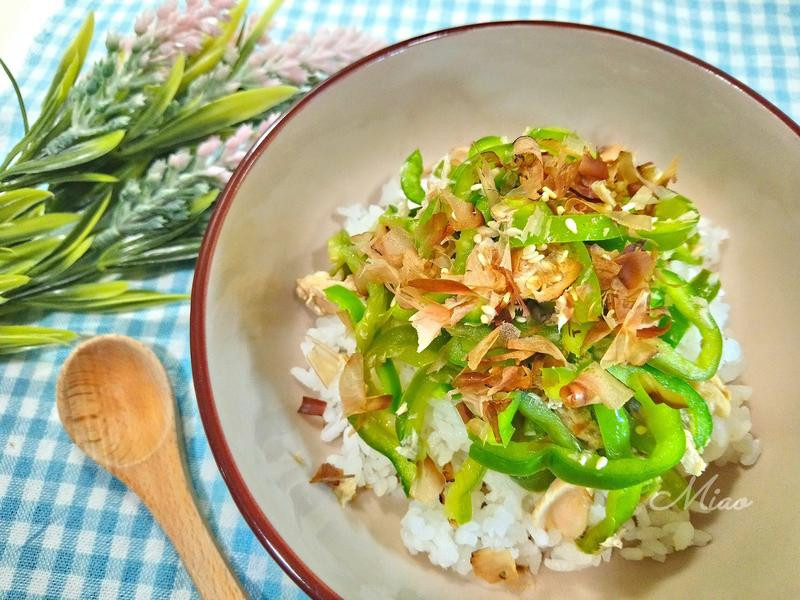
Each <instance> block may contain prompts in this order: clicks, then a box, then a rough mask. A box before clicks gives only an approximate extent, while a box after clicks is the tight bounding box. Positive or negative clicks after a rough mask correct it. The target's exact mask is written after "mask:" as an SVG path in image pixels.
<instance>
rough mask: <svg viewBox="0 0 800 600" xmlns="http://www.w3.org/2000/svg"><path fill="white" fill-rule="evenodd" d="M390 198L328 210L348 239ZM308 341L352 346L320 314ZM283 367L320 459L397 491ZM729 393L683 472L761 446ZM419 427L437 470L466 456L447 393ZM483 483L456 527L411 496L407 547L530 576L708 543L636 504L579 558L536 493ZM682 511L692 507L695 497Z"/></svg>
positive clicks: (713, 307) (688, 526) (678, 518)
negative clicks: (494, 554)
mask: <svg viewBox="0 0 800 600" xmlns="http://www.w3.org/2000/svg"><path fill="white" fill-rule="evenodd" d="M390 204H393V205H395V206H397V207H398V209H399V210H400V212H401V213H403V212H405V211H407V210H408V207H407V205H406V201H405V198H404V196H403V194H402V192H401V190H400V186H399V182H398V180H397V179H396V178H395V179H392V180H391V181H390V182H389V183H387V184H386V186H385V187H384V189H383V193H382V195H381V198H380V200H379V201H378V203H376V204H374V205H369V206H361V205H355V206H349V207H344V208H340V209H338V213H339V215H341V216H342V217H343V218H344V228H345V229H346V230H347V231H348V233H350V234H351V235H355V234H358V233H362V232H364V231H367V230H369V229H371V228H372V226H373V225H374V223H375V222H376V220H377V219H378V217H379V216H380V215H381V214H383V212H384V210H385V208H386V207H387V206H389V205H390ZM699 230H700V233H701V236H702V240H703V242H704V246H703V249H702V250H703V252H702V254H703V260H704V263H703V266H706V267H710V268H712V269H713V268H716V267H717V266H718V263H719V261H720V254H721V246H722V243H723V242H724V241H725V240H726V239H727V237H728V236H727V232H725V231H724V230H723V229H720V228H718V227H715V226H714V225H712V224H711V223H710V222H709V221H708V220H707V219H701V220H700V224H699ZM671 266H672V268H673V269H674V270H675V271H677V272H678V274H679V275H681V276H683V277H687V278H690V277H692V276H694V275H695V274H696V273H697V272H698V271H699V269H700V268H701V267H692V266H689V265H686V264H685V263H679V262H673V263H672V265H671ZM709 308H710V311H711V313H712V315H713V316H714V318H715V319H716V320H717V322H718V324H719V325H720V328H722V329H723V330H725V341H724V352H723V357H722V363H721V365H720V368H719V372H718V373H719V376H720V378H721V379H722V380H723V381H724V382H725V383H730V382H732V381H735V380H736V379H737V378H738V377H739V376H740V375H741V373H742V371H743V369H744V362H743V358H742V352H741V348H740V346H739V344H738V342H736V340H735V339H734V338H733V337H731V334H730V332H729V331H727V329H726V328H727V324H728V316H729V312H730V307H729V305H728V304H727V303H726V302H725V292H724V290H721V291H720V293H719V295H718V296H717V298H715V300H714V301H713V302H711V304H710V307H709ZM312 339H313V340H317V341H320V342H323V343H325V344H327V345H328V346H330V347H331V348H333V349H335V350H337V351H339V352H341V353H343V354H345V355H346V354H350V353H352V352H354V351H355V342H354V340H353V337H352V335H351V334H350V332H349V331H348V330H347V329H346V328H345V326H344V325H343V324H342V322H341V321H340V320H339V318H338V317H336V316H323V317H320V318H318V319H317V321H316V323H315V325H314V327H312V328H311V329H309V330H308V332H307V337H306V339H305V340H304V341H303V342H302V343H301V350H302V351H303V354H304V355H306V356H307V355H308V353H309V351H310V349H311V347H312V345H313V342H312V341H311V340H312ZM699 342H700V339H699V335H698V334H697V332H696V330H693V329H692V330H690V331H689V332H687V335H686V336H685V338H684V340H683V341H682V343H681V345H680V350H681V351H682V352H685V353H687V354H689V355H693V354H696V353H697V352H698V351H699ZM291 373H292V375H293V376H294V377H295V378H296V379H297V380H298V381H299V382H300V383H301V384H303V385H304V386H306V387H307V388H309V389H310V390H311V391H312V392H313V393H314V394H315V395H316V396H317V397H319V398H320V399H322V400H324V401H326V402H327V408H326V410H325V414H324V415H323V419H324V423H325V425H324V427H323V429H322V432H321V434H320V437H321V438H322V440H323V441H325V442H331V441H333V440H336V439H341V446H340V449H339V451H338V452H336V453H334V454H332V455H331V456H329V457H328V458H327V461H328V462H329V463H331V464H333V465H334V466H337V467H339V468H341V469H342V470H343V471H344V473H345V474H346V475H352V476H354V477H355V480H356V483H357V485H358V487H364V488H369V489H371V490H372V491H373V492H374V493H375V494H376V495H378V496H382V495H384V494H389V493H397V494H402V491H401V490H400V486H399V483H398V480H397V477H396V475H395V474H394V468H393V466H392V465H391V463H390V462H389V460H388V459H387V458H386V457H384V456H383V455H381V454H380V453H378V452H376V451H375V450H373V449H372V448H370V447H369V446H367V445H366V444H365V443H364V442H363V441H361V439H360V438H359V436H358V435H357V434H356V433H355V431H354V430H353V428H352V427H351V426H350V425H349V423H348V422H347V420H346V419H345V418H344V417H343V415H342V410H341V403H340V398H339V394H338V381H334V382H333V383H332V384H331V386H330V387H326V386H324V385H323V384H322V382H321V381H320V379H319V378H318V377H317V375H316V374H315V373H314V371H313V370H312V369H311V368H301V367H294V368H293V369H292V370H291ZM729 390H730V393H731V398H730V412H729V414H727V416H721V415H718V414H714V416H713V419H714V429H713V434H712V438H711V441H710V443H709V444H708V446H707V447H706V448H705V450H704V451H703V453H702V455H697V453H696V451H694V445H693V444H691V443H688V444H687V456H686V457H684V461H683V464H684V468H685V470H686V471H689V472H692V471H697V472H699V471H701V470H702V469H703V468H704V467H705V465H706V463H715V464H717V465H724V464H727V463H737V462H738V463H740V464H742V465H752V464H753V463H754V462H755V461H756V460H757V458H758V455H759V454H760V449H761V446H760V442H759V440H756V439H754V437H753V435H752V433H751V431H750V428H751V421H750V410H749V408H748V407H747V405H746V403H747V402H748V400H749V398H750V395H751V390H750V388H748V387H747V386H743V385H731V386H729ZM425 423H426V431H425V438H426V439H427V441H428V445H429V448H428V451H429V455H430V456H431V458H432V459H433V460H434V462H436V464H437V465H438V466H440V467H441V466H443V465H444V464H446V463H447V462H451V461H452V462H453V463H454V465H455V466H456V467H457V466H458V465H459V464H460V463H461V461H463V460H464V458H465V456H466V453H467V450H468V448H469V438H468V437H467V434H466V431H465V428H464V426H463V423H462V421H461V418H460V416H459V415H458V412H457V411H456V409H455V408H454V407H453V406H452V404H451V403H450V402H449V401H448V400H447V399H443V400H438V401H434V402H432V403H431V406H430V408H429V410H428V413H427V417H426V421H425ZM692 451H694V454H695V455H696V456H695V455H692ZM484 484H485V485H484V486H483V487H482V489H480V490H477V491H475V492H474V495H473V507H474V510H473V517H472V520H471V521H470V522H468V523H466V524H464V525H461V526H460V527H457V528H454V527H452V526H451V525H450V523H449V522H448V520H447V517H446V516H445V513H444V509H443V507H442V505H441V504H439V503H435V504H432V505H426V504H423V503H421V502H419V501H416V500H411V501H410V502H409V505H408V512H407V513H406V515H405V516H404V517H403V519H402V522H401V529H400V536H401V538H402V540H403V543H404V544H405V546H406V548H408V550H409V552H411V553H412V554H418V553H424V554H426V555H427V556H428V559H429V560H430V561H431V563H433V564H434V565H437V566H439V567H441V568H443V569H452V570H454V571H456V572H458V573H461V574H468V573H470V571H471V570H472V567H471V565H470V556H471V555H472V553H473V552H474V551H475V550H478V549H480V548H497V549H508V550H510V551H511V554H512V555H513V557H514V558H515V560H516V562H517V564H519V565H524V566H528V567H529V568H530V570H531V572H532V573H537V572H538V571H539V570H540V568H541V566H542V565H544V566H545V567H546V568H548V569H551V570H554V571H574V570H578V569H584V568H587V567H596V566H599V565H600V564H602V563H603V562H605V561H608V560H609V559H610V557H611V554H612V552H613V551H614V550H615V549H616V552H617V553H618V554H619V555H620V556H621V557H622V558H624V559H628V560H642V559H644V558H652V559H654V560H658V561H663V560H665V558H666V556H667V555H668V554H670V553H672V552H676V551H680V550H684V549H685V548H687V547H689V546H704V545H706V544H708V543H709V542H710V541H711V536H710V535H709V534H708V533H706V532H705V531H702V530H700V529H696V528H695V527H694V526H693V525H692V523H691V521H690V511H688V510H679V509H677V508H671V509H668V510H664V509H662V510H653V509H652V508H651V507H649V506H648V505H646V504H642V505H640V506H639V507H638V509H637V511H636V514H635V516H634V517H633V518H632V519H631V520H630V521H629V522H628V523H626V524H625V525H624V526H623V528H622V529H621V531H620V532H619V533H618V534H617V535H616V536H614V538H612V539H611V540H607V541H606V543H605V544H604V545H603V546H604V549H603V551H602V552H601V553H599V554H596V555H589V554H585V553H583V552H581V551H580V550H579V549H578V548H577V547H576V545H575V544H574V543H573V542H572V541H568V540H562V539H561V536H560V534H559V533H558V532H557V531H553V532H547V531H544V530H542V529H539V528H537V527H535V526H534V524H533V521H532V519H531V512H532V509H533V507H534V506H535V504H536V502H537V501H538V500H539V499H540V498H541V497H542V494H540V493H533V492H527V491H526V490H524V489H522V488H521V487H519V486H518V485H517V484H515V483H514V482H513V481H512V480H511V479H510V478H508V477H506V476H505V475H502V474H499V473H495V472H491V471H489V472H488V473H487V474H486V477H485V479H484ZM606 496H607V493H606V492H604V491H602V490H594V500H593V505H592V507H591V509H590V513H589V524H590V525H592V524H594V523H597V522H598V521H600V520H601V519H602V518H603V516H604V512H605V501H606ZM692 509H693V510H694V509H702V507H700V506H697V503H695V505H694V506H693V507H692Z"/></svg>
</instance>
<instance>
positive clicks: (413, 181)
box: [400, 150, 425, 204]
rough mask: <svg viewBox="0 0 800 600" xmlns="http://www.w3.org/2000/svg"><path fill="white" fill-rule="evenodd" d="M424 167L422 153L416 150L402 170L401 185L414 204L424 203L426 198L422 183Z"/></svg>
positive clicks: (407, 159)
mask: <svg viewBox="0 0 800 600" xmlns="http://www.w3.org/2000/svg"><path fill="white" fill-rule="evenodd" d="M422 169H423V167H422V154H420V152H419V150H414V152H412V153H411V154H409V155H408V158H406V161H405V163H403V167H402V169H401V170H400V187H401V188H402V190H403V193H404V194H405V196H406V198H408V199H409V201H410V202H413V203H414V204H422V201H423V200H425V190H424V189H423V187H422V183H421V179H422Z"/></svg>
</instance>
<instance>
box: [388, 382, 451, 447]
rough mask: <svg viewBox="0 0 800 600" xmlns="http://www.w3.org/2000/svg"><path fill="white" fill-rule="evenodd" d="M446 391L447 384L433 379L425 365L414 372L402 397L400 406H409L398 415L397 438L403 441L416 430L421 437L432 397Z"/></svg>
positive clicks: (418, 437) (418, 436)
mask: <svg viewBox="0 0 800 600" xmlns="http://www.w3.org/2000/svg"><path fill="white" fill-rule="evenodd" d="M446 392H447V388H446V386H445V385H444V384H442V383H439V382H438V381H436V380H435V379H433V378H432V377H431V376H430V375H429V374H428V370H427V368H425V367H423V368H421V369H419V370H418V371H417V372H416V373H415V374H414V377H412V379H411V381H410V382H409V384H408V387H407V388H406V390H405V392H403V396H402V398H401V399H400V406H403V405H406V407H407V409H406V411H405V412H403V414H401V415H398V416H397V421H396V428H397V438H398V439H399V440H400V441H401V442H403V441H405V440H406V439H409V438H410V437H411V436H412V435H413V432H416V434H417V439H420V436H421V435H422V427H423V426H424V424H425V412H426V411H427V410H428V404H429V403H430V401H431V399H432V398H434V397H437V396H441V395H443V394H444V393H446Z"/></svg>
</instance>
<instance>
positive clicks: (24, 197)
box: [0, 188, 53, 222]
mask: <svg viewBox="0 0 800 600" xmlns="http://www.w3.org/2000/svg"><path fill="white" fill-rule="evenodd" d="M52 197H53V194H52V193H50V192H48V191H47V190H37V189H35V188H22V189H19V190H13V191H10V192H3V193H0V222H6V221H10V220H11V219H13V218H15V217H17V216H18V215H21V214H22V213H24V212H25V211H26V210H28V209H30V208H31V207H33V206H36V205H37V204H39V203H40V202H44V201H45V200H47V199H48V198H52Z"/></svg>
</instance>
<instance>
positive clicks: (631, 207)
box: [622, 202, 636, 212]
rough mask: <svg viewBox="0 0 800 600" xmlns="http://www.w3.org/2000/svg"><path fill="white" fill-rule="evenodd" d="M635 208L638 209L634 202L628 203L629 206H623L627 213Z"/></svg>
mask: <svg viewBox="0 0 800 600" xmlns="http://www.w3.org/2000/svg"><path fill="white" fill-rule="evenodd" d="M634 208H636V204H634V203H633V202H628V203H627V204H623V205H622V210H624V211H626V212H630V211H632V210H633V209H634Z"/></svg>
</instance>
